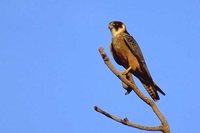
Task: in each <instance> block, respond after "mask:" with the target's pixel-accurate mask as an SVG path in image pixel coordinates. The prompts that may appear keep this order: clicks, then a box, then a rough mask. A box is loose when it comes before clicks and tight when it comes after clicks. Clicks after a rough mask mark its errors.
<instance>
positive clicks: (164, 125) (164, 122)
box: [95, 48, 170, 133]
mask: <svg viewBox="0 0 200 133" xmlns="http://www.w3.org/2000/svg"><path fill="white" fill-rule="evenodd" d="M99 52H100V54H101V56H102V58H103V60H104V62H105V64H106V65H107V66H108V68H109V69H110V70H111V71H112V72H113V73H114V74H115V75H116V76H117V77H118V78H119V79H120V80H121V81H122V82H124V83H125V84H126V85H127V86H129V87H130V88H132V89H133V91H134V92H135V93H136V94H137V96H138V97H139V98H140V99H141V100H143V101H144V102H145V103H146V104H148V105H149V106H150V107H151V108H152V110H153V112H154V113H155V114H156V116H157V117H158V119H159V120H160V121H161V125H160V126H157V127H146V126H141V125H137V124H134V123H131V122H129V121H128V119H124V120H122V119H119V118H117V117H115V116H113V115H110V114H109V113H107V112H105V111H103V110H101V109H100V108H98V107H97V106H95V110H96V111H97V112H99V113H102V114H104V115H105V116H107V117H109V118H111V119H113V120H115V121H117V122H120V123H122V124H124V125H127V126H131V127H134V128H138V129H141V130H147V131H162V132H163V133H170V129H169V125H168V122H167V120H166V119H165V117H164V116H163V115H162V113H161V112H160V111H159V109H158V107H157V105H156V104H155V102H154V101H152V100H151V99H149V98H148V97H146V96H145V95H144V94H143V93H142V92H141V91H140V90H139V89H138V88H137V86H135V85H134V84H132V83H131V82H129V81H128V80H127V79H126V78H125V77H124V76H123V75H122V74H121V73H120V72H118V71H117V70H116V69H115V67H114V66H113V65H112V63H111V62H110V60H109V58H108V56H107V55H106V53H105V52H104V49H103V48H99Z"/></svg>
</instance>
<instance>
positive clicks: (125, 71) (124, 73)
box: [122, 67, 131, 75]
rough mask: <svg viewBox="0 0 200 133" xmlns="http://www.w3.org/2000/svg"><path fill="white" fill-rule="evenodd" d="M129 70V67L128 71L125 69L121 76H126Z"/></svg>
mask: <svg viewBox="0 0 200 133" xmlns="http://www.w3.org/2000/svg"><path fill="white" fill-rule="evenodd" d="M130 70H131V67H129V68H128V69H125V70H124V71H123V72H122V75H126V74H127V73H129V71H130Z"/></svg>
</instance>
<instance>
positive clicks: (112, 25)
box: [108, 22, 114, 30]
mask: <svg viewBox="0 0 200 133" xmlns="http://www.w3.org/2000/svg"><path fill="white" fill-rule="evenodd" d="M113 27H114V24H113V23H112V22H111V23H109V25H108V28H109V29H110V30H111V29H112V28H113Z"/></svg>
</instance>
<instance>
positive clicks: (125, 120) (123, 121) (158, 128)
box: [94, 106, 162, 131]
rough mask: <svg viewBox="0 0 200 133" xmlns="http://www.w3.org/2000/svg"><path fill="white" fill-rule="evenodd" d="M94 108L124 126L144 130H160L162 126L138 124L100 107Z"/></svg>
mask: <svg viewBox="0 0 200 133" xmlns="http://www.w3.org/2000/svg"><path fill="white" fill-rule="evenodd" d="M94 109H95V110H96V111H97V112H99V113H101V114H103V115H105V116H107V117H108V118H111V119H113V120H115V121H117V122H119V123H121V124H124V125H126V126H129V127H134V128H138V129H141V130H146V131H161V129H162V127H147V126H142V125H138V124H135V123H132V122H129V121H128V118H124V119H120V118H117V117H116V116H114V115H111V114H109V113H107V112H106V111H104V110H102V109H100V108H99V107H97V106H95V107H94Z"/></svg>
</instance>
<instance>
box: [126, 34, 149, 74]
mask: <svg viewBox="0 0 200 133" xmlns="http://www.w3.org/2000/svg"><path fill="white" fill-rule="evenodd" d="M124 40H125V42H126V45H127V46H128V48H129V49H130V51H131V53H132V54H133V55H134V56H135V57H136V58H137V60H138V61H139V62H140V64H141V65H142V66H141V67H143V68H144V69H145V71H146V72H147V73H148V75H149V76H150V73H149V71H148V69H147V66H146V63H145V60H144V57H143V55H142V52H141V50H140V47H139V45H138V43H137V42H136V40H135V39H134V38H133V37H132V36H131V35H129V34H125V35H124Z"/></svg>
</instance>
